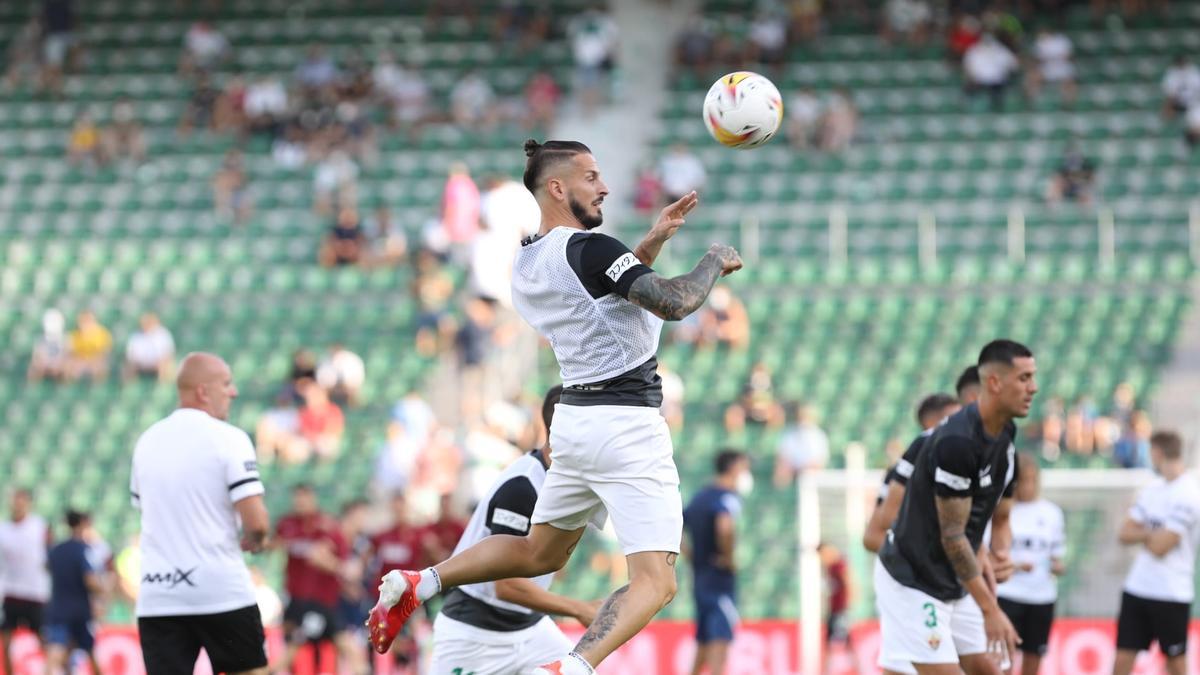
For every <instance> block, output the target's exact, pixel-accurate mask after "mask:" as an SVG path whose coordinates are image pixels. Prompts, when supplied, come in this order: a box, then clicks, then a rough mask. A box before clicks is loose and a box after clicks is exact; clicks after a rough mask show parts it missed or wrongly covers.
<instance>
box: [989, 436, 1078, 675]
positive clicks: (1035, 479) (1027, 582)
mask: <svg viewBox="0 0 1200 675" xmlns="http://www.w3.org/2000/svg"><path fill="white" fill-rule="evenodd" d="M1041 489H1042V485H1041V475H1040V469H1039V468H1038V463H1037V460H1036V459H1034V457H1033V456H1031V455H1024V456H1022V457H1021V458H1020V461H1018V462H1017V488H1016V495H1015V496H1016V498H1017V500H1016V503H1015V504H1013V507H1012V511H1011V512H1010V513H1009V524H1010V526H1011V528H1012V561H1013V564H1014V565H1015V567H1016V569H1015V570H1014V572H1013V575H1012V576H1011V577H1010V578H1009V579H1008V581H1006V582H1004V583H1002V584H1000V586H999V588H997V589H996V595H997V596H998V597H999V599H1000V609H1002V610H1004V613H1005V614H1007V615H1008V619H1009V620H1010V621H1012V624H1013V628H1015V629H1016V630H1017V635H1019V636H1020V637H1021V647H1020V649H1021V654H1022V658H1021V675H1037V673H1038V668H1040V667H1041V663H1042V656H1044V655H1045V654H1046V647H1047V646H1048V645H1049V644H1050V627H1051V626H1052V625H1053V623H1054V603H1055V602H1056V601H1057V600H1058V577H1059V576H1060V575H1061V574H1062V573H1063V572H1065V571H1066V565H1064V564H1063V556H1064V555H1065V554H1066V542H1065V534H1064V529H1063V510H1062V509H1061V508H1059V506H1058V505H1057V504H1054V503H1052V502H1049V501H1047V500H1045V499H1042V498H1041Z"/></svg>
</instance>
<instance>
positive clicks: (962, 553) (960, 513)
mask: <svg viewBox="0 0 1200 675" xmlns="http://www.w3.org/2000/svg"><path fill="white" fill-rule="evenodd" d="M935 501H936V503H937V514H938V524H939V526H940V527H941V530H942V550H944V551H945V552H946V557H947V558H948V559H949V560H950V566H951V567H953V568H954V574H955V575H956V576H957V577H958V578H959V580H960V581H962V582H964V583H966V582H968V581H970V580H972V579H974V578H975V577H977V576H979V560H978V558H976V557H975V551H973V550H971V542H970V541H969V540H968V539H967V533H966V527H967V519H968V518H970V516H971V500H970V499H968V498H956V497H950V498H946V497H938V498H937V499H936V500H935Z"/></svg>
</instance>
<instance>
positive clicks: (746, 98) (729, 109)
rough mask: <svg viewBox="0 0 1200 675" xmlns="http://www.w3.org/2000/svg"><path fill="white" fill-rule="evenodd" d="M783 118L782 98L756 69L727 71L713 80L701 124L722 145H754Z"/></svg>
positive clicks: (768, 137) (771, 133)
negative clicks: (754, 70) (751, 70)
mask: <svg viewBox="0 0 1200 675" xmlns="http://www.w3.org/2000/svg"><path fill="white" fill-rule="evenodd" d="M782 121H783V98H782V97H781V96H780V95H779V90H778V89H776V88H775V85H774V84H772V83H771V81H770V80H768V79H767V78H765V77H763V76H762V75H759V74H758V73H751V72H747V71H744V70H743V71H738V72H736V73H729V74H728V75H725V76H724V77H722V78H721V79H719V80H717V81H716V82H714V83H713V86H712V87H710V88H709V90H708V95H707V96H705V97H704V124H705V126H707V127H708V133H710V134H712V137H713V138H715V139H717V142H718V143H720V144H721V145H725V146H728V147H731V148H737V149H739V150H748V149H750V148H757V147H758V146H760V145H762V144H763V143H766V142H767V141H769V140H771V137H772V136H774V135H775V132H776V131H779V124H780V123H781V122H782Z"/></svg>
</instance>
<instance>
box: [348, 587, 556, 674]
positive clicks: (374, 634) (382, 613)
mask: <svg viewBox="0 0 1200 675" xmlns="http://www.w3.org/2000/svg"><path fill="white" fill-rule="evenodd" d="M400 574H401V576H403V578H404V582H405V585H406V587H405V589H404V592H403V593H401V595H400V599H399V600H397V601H396V604H394V605H392V606H391V607H388V606H387V605H386V604H384V595H385V594H383V593H381V594H380V597H379V602H377V603H376V604H375V607H374V608H372V609H371V613H370V614H369V615H368V616H367V631H368V632H369V634H370V636H371V647H372V648H373V649H374V650H375V651H377V652H379V653H380V654H386V653H387V651H388V650H389V649H391V647H392V642H393V641H395V639H396V636H397V635H399V634H400V630H401V629H402V628H404V624H405V622H407V621H408V618H409V617H411V616H412V614H413V612H415V611H417V608H418V607H420V606H421V602H420V601H419V600H417V583H418V582H420V581H421V574H420V573H419V572H410V571H408V570H401V571H400ZM384 583H385V584H386V583H387V582H386V581H385V582H384ZM552 672H553V671H552Z"/></svg>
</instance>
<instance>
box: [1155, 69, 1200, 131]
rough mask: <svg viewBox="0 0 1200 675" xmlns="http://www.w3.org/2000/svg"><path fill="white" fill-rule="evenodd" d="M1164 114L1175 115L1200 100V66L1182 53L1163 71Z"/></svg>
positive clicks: (1167, 115) (1166, 115) (1168, 116)
mask: <svg viewBox="0 0 1200 675" xmlns="http://www.w3.org/2000/svg"><path fill="white" fill-rule="evenodd" d="M1162 91H1163V116H1165V117H1167V118H1171V117H1174V116H1175V115H1177V114H1178V113H1181V112H1185V111H1186V110H1187V109H1188V108H1189V107H1191V106H1192V105H1193V104H1195V103H1197V102H1200V68H1198V67H1196V64H1195V63H1192V60H1191V59H1189V58H1188V57H1187V55H1186V54H1180V55H1178V56H1176V57H1175V59H1174V60H1173V61H1171V66H1170V67H1169V68H1167V72H1166V73H1163V79H1162Z"/></svg>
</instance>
